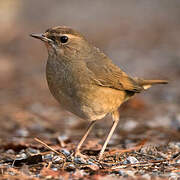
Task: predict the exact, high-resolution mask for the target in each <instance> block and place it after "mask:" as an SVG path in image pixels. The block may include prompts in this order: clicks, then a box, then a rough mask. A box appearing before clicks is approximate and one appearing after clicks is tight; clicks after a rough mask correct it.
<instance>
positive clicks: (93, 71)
mask: <svg viewBox="0 0 180 180" xmlns="http://www.w3.org/2000/svg"><path fill="white" fill-rule="evenodd" d="M30 36H31V37H33V38H36V39H39V40H41V41H43V42H44V44H45V46H46V47H47V51H48V59H47V64H46V79H47V83H48V86H49V89H50V92H51V93H52V95H53V96H54V97H55V99H56V100H57V101H58V102H59V104H60V105H61V107H62V108H64V109H65V110H67V111H69V112H71V113H73V114H75V115H76V116H78V117H80V118H82V119H84V120H86V121H88V122H89V126H88V128H87V130H86V132H85V134H84V136H83V137H82V139H81V140H80V142H79V144H78V145H77V147H76V150H75V153H74V155H75V156H76V155H79V154H81V153H80V148H81V146H82V144H83V143H84V141H85V140H86V138H87V136H88V134H89V133H90V131H91V129H92V127H93V126H94V124H95V123H96V121H97V120H100V119H102V118H104V117H105V116H106V115H107V114H110V115H111V116H112V120H113V123H112V127H111V129H110V131H109V133H108V135H107V138H106V140H105V142H104V145H103V146H102V149H101V151H100V153H99V156H98V159H99V160H101V159H102V158H103V154H104V151H105V149H106V146H107V144H108V142H109V140H110V138H111V137H112V135H113V132H114V130H115V128H116V126H117V124H118V122H119V119H120V114H119V110H118V108H119V107H120V106H121V105H122V104H123V103H124V102H126V101H127V100H129V99H130V98H132V97H133V96H134V95H135V94H137V93H140V92H142V91H143V90H146V89H148V88H150V87H151V86H152V85H155V84H167V83H168V81H167V80H145V79H141V78H136V77H130V76H129V75H128V74H126V73H125V72H124V71H122V70H121V69H120V67H119V66H117V65H115V64H114V63H113V62H112V60H111V59H110V58H109V57H108V56H107V55H105V54H104V53H103V52H102V51H101V50H100V49H99V48H97V47H95V46H94V45H93V44H92V43H90V42H89V41H88V40H87V39H86V38H85V36H84V35H82V34H81V33H80V32H78V31H76V30H74V29H73V28H71V27H67V26H56V27H52V28H49V29H47V30H46V31H45V32H44V33H41V34H34V33H33V34H31V35H30Z"/></svg>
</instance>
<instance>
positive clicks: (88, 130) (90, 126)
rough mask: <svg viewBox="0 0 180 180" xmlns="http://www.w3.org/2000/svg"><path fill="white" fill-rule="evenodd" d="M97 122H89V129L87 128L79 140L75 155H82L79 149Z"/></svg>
mask: <svg viewBox="0 0 180 180" xmlns="http://www.w3.org/2000/svg"><path fill="white" fill-rule="evenodd" d="M95 122H96V121H91V123H90V124H89V126H88V128H87V130H86V133H85V134H84V136H83V137H82V139H81V141H80V142H79V144H78V145H77V147H76V150H75V156H77V155H78V154H79V155H80V151H79V150H80V148H81V146H82V144H83V142H84V141H85V140H86V138H87V136H88V134H89V133H90V131H91V129H92V127H93V125H94V124H95Z"/></svg>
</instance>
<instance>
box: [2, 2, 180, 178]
mask: <svg viewBox="0 0 180 180" xmlns="http://www.w3.org/2000/svg"><path fill="white" fill-rule="evenodd" d="M0 9H1V12H0V15H1V19H0V179H2V180H5V179H8V180H11V179H12V180H18V179H28V180H29V179H33V180H39V179H100V180H101V179H102V180H106V179H148V180H149V179H172V180H177V179H180V51H179V49H180V36H179V32H180V21H179V18H180V11H179V9H180V1H179V0H174V1H169V0H158V1H157V0H156V1H154V0H151V1H148V0H147V1H146V0H143V1H141V0H139V1H137V0H135V1H130V0H127V1H121V0H120V1H114V2H113V1H111V2H110V1H107V0H100V1H96V2H95V1H94V2H93V1H86V0H80V1H78V2H77V1H71V2H70V1H69V2H68V1H65V0H60V1H51V2H50V1H48V0H39V1H36V0H31V1H22V0H13V1H12V0H1V1H0ZM56 25H68V26H71V27H73V28H75V29H77V30H79V31H81V32H82V33H83V34H84V35H85V36H87V38H88V39H89V40H90V41H91V42H92V43H93V44H96V46H97V47H99V48H100V49H102V50H103V51H104V52H105V53H106V54H108V55H109V56H110V57H111V58H112V59H113V61H114V63H116V64H117V65H119V66H120V67H121V68H122V69H123V70H124V71H126V72H127V73H128V74H130V75H132V76H138V77H144V78H147V79H153V78H158V79H167V80H169V84H168V85H158V86H155V87H153V88H151V89H149V90H148V91H145V92H143V93H141V94H138V95H137V96H135V97H134V98H133V99H132V100H130V101H129V102H127V103H126V104H124V105H123V106H122V107H121V108H120V109H119V111H120V114H121V119H120V123H119V125H118V127H117V129H116V131H115V133H114V135H113V137H112V139H111V140H110V143H109V145H108V147H107V149H106V151H105V154H104V157H103V159H102V160H101V161H98V159H97V157H98V153H99V151H100V149H101V147H102V144H103V142H104V140H105V137H106V135H107V133H108V131H109V128H110V126H111V123H112V121H111V117H110V116H107V117H106V118H105V119H103V120H101V121H98V122H97V124H96V125H95V128H94V129H93V130H92V132H91V134H90V136H89V137H88V139H87V141H86V142H85V144H84V145H83V147H82V149H81V152H82V153H83V154H84V155H86V156H87V158H81V157H76V158H73V151H74V149H75V147H76V145H77V143H78V142H79V140H80V138H81V136H82V135H83V133H84V132H85V130H86V127H87V125H88V122H86V121H84V120H83V119H79V118H78V117H76V116H74V115H73V114H70V113H69V112H66V111H65V110H63V109H62V108H61V107H60V106H59V104H58V103H57V102H56V101H55V100H54V98H53V97H52V95H51V94H50V92H49V90H48V87H47V83H46V79H45V64H46V59H47V52H46V48H45V47H44V46H43V44H42V43H40V42H39V41H36V40H34V39H32V38H31V37H29V34H30V33H39V32H44V31H45V30H46V29H47V28H49V27H52V26H56Z"/></svg>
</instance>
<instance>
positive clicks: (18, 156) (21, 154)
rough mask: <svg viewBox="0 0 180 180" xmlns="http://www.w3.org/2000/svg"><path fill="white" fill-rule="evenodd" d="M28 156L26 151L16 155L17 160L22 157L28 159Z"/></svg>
mask: <svg viewBox="0 0 180 180" xmlns="http://www.w3.org/2000/svg"><path fill="white" fill-rule="evenodd" d="M26 158H27V154H25V153H20V154H18V155H17V156H16V160H21V159H26Z"/></svg>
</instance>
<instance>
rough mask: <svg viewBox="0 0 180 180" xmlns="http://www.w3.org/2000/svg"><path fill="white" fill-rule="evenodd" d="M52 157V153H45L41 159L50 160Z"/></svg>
mask: <svg viewBox="0 0 180 180" xmlns="http://www.w3.org/2000/svg"><path fill="white" fill-rule="evenodd" d="M53 157H54V154H46V155H44V156H43V159H44V160H49V161H52V159H53Z"/></svg>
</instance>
